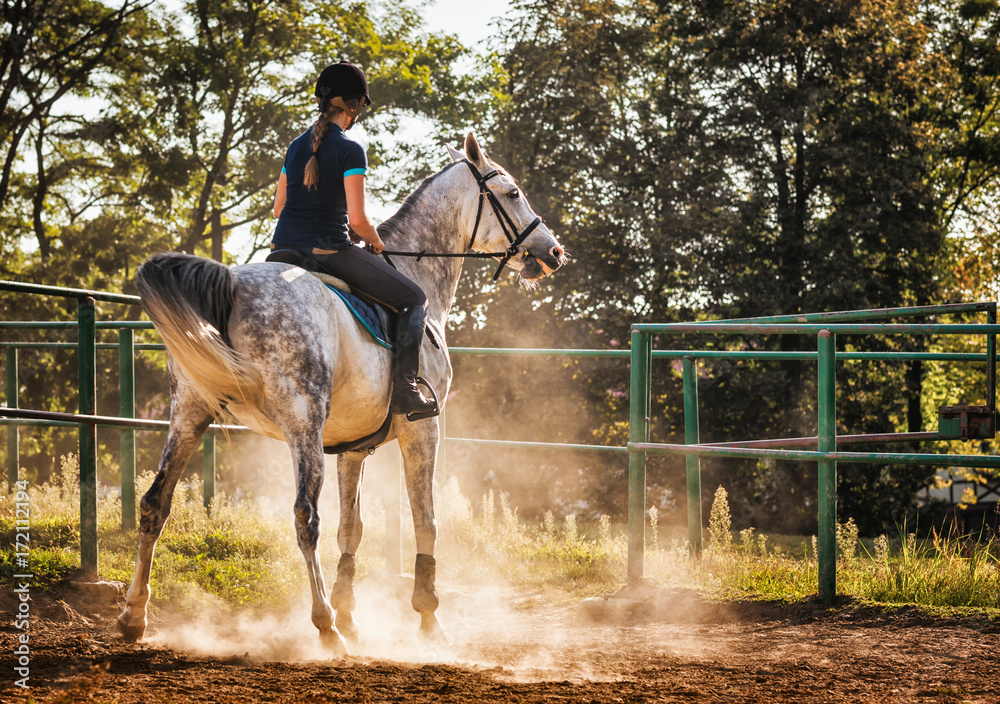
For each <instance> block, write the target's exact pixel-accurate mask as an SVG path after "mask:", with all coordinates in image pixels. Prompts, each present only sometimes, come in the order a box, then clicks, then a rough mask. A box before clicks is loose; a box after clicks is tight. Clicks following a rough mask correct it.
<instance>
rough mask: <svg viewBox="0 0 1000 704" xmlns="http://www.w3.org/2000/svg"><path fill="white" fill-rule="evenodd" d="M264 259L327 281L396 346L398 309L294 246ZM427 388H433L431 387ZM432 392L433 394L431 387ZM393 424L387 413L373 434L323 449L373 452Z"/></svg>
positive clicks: (378, 336)
mask: <svg viewBox="0 0 1000 704" xmlns="http://www.w3.org/2000/svg"><path fill="white" fill-rule="evenodd" d="M264 261H268V262H281V263H283V264H291V265H293V266H297V267H300V268H302V269H305V270H306V271H307V272H309V273H310V274H312V275H313V276H315V277H316V278H318V279H319V280H320V281H322V282H323V283H324V284H326V287H327V288H328V289H330V290H331V291H332V292H333V293H334V294H336V295H337V296H339V297H340V298H341V300H343V301H344V303H345V304H346V305H347V307H348V309H349V310H350V311H351V313H352V314H353V315H354V317H355V318H357V320H358V321H359V322H360V323H361V324H362V325H363V326H364V327H365V328H366V329H367V330H368V332H369V333H371V336H372V337H373V338H374V339H375V342H377V343H378V344H379V345H381V346H382V347H386V348H388V349H393V345H394V344H395V342H396V340H395V330H396V326H395V325H393V324H392V323H393V322H394V320H395V311H392V310H390V309H389V308H386V307H385V306H384V305H382V304H381V303H378V302H377V301H375V300H373V299H371V298H368V297H367V296H365V295H364V294H363V293H362V292H360V291H355V290H353V289H351V287H350V286H349V285H348V284H347V282H345V281H344V280H343V279H338V278H337V277H336V276H333V275H331V274H329V273H327V272H326V271H325V270H324V269H323V267H322V266H321V265H320V264H319V262H317V261H316V260H315V259H313V258H312V257H310V256H308V255H306V254H303V253H302V252H299V251H296V250H294V249H275V250H273V251H272V252H271V253H270V254H268V255H267V257H266V258H265V259H264ZM425 334H426V335H427V338H428V339H429V340H430V341H431V344H432V345H434V347H436V348H438V349H440V345H439V344H438V341H437V339H436V337H435V336H434V332H433V331H432V330H431V328H430V327H426V328H425ZM427 388H428V389H430V386H428V387H427ZM431 393H433V390H432V389H431ZM436 400H437V399H436V398H435V401H436ZM391 425H392V415H386V418H385V421H384V422H383V423H382V426H381V427H380V428H379V429H378V430H376V431H375V432H374V433H372V434H371V435H367V436H365V437H363V438H359V439H358V440H351V441H349V442H344V443H340V444H338V445H326V446H324V447H323V452H325V453H326V454H328V455H339V454H341V453H344V452H367V453H368V454H369V455H370V454H372V453H374V452H375V449H376V448H377V447H378V446H379V445H381V444H382V443H383V442H384V441H385V439H386V437H387V436H388V435H389V427H390V426H391Z"/></svg>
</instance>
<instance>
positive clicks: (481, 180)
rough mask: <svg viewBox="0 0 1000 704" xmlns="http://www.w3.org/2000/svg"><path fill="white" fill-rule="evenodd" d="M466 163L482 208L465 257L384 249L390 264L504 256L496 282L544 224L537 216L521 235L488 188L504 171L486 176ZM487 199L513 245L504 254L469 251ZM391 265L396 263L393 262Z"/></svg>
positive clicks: (464, 254) (497, 171)
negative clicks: (400, 259)
mask: <svg viewBox="0 0 1000 704" xmlns="http://www.w3.org/2000/svg"><path fill="white" fill-rule="evenodd" d="M462 161H463V162H465V164H466V165H467V166H468V167H469V170H470V171H472V176H473V178H475V179H476V183H477V184H478V185H479V208H478V209H477V210H476V224H475V225H473V227H472V239H470V240H469V246H468V248H467V250H466V251H465V252H463V253H461V254H453V253H436V252H398V251H394V250H382V255H383V256H385V258H386V260H387V261H389V257H388V255H390V254H391V255H393V256H399V257H416V258H417V261H420V259H422V258H423V257H463V258H466V259H485V258H487V257H489V258H497V257H500V266H498V267H497V270H496V272H495V273H494V274H493V280H494V281H496V280H497V279H498V278H500V272H501V271H503V268H504V267H505V266H507V262H509V261H510V258H511V257H513V256H514V255H516V254H517V251H518V248H519V247H520V246H521V243H523V242H524V240H525V239H526V238H527V237H528V235H530V234H531V233H532V232H533V231H534V230H535V228H536V227H538V226H539V225H541V224H542V219H541V218H540V217H538V216H535V219H534V220H532V221H531V222H530V223H528V226H527V227H525V228H524V229H523V230H522V231H521V232H520V233H518V231H517V225H515V224H514V220H513V219H512V218H511V217H510V215H508V214H507V211H506V210H504V207H503V205H502V204H501V203H500V201H499V200H498V199H497V197H496V196H495V195H493V192H492V191H491V190H490V189H489V188H487V187H486V182H487V181H489V180H490V179H491V178H493V177H494V176H498V175H499V174H500V171H499V170H498V169H493V170H492V171H487V172H486V173H485V174H480V173H479V169H477V168H476V165H475V164H473V163H472V162H471V161H469V160H468V159H462ZM484 196H485V197H486V198H487V199H489V201H490V207H492V208H493V213H494V214H495V215H496V216H497V220H499V221H500V227H501V229H503V234H504V236H506V237H507V241H508V242H510V246H509V247H508V248H507V249H505V250H504V251H502V252H470V251H468V250H470V249H472V246H473V245H474V244H475V243H476V234H477V233H478V232H479V223H480V221H481V220H482V218H483V199H484ZM389 263H390V264H391V263H392V262H391V261H389Z"/></svg>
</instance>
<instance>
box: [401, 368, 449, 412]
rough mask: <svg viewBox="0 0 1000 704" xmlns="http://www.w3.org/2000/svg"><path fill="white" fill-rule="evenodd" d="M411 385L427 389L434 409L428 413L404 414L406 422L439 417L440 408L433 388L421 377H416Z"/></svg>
mask: <svg viewBox="0 0 1000 704" xmlns="http://www.w3.org/2000/svg"><path fill="white" fill-rule="evenodd" d="M413 383H414V384H421V385H423V386H425V387H426V388H427V390H428V391H429V392H430V394H431V400H432V401H434V408H432V409H431V410H429V411H410V412H409V413H407V414H406V420H408V421H410V422H411V423H412V422H413V421H416V420H423V419H424V418H433V417H434V416H437V415H440V414H441V407H440V406H438V397H437V394H436V393H434V387H433V386H431V385H430V383H429V382H428V381H427V380H426V379H424V378H423V377H422V376H418V377H417V378H416V379H414V380H413Z"/></svg>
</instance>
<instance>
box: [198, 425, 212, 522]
mask: <svg viewBox="0 0 1000 704" xmlns="http://www.w3.org/2000/svg"><path fill="white" fill-rule="evenodd" d="M201 442H202V452H203V453H204V460H203V464H202V488H201V493H202V503H204V504H205V510H206V511H208V510H210V509H211V508H212V499H214V498H215V434H214V433H211V432H208V433H205V437H204V438H203V439H202V441H201Z"/></svg>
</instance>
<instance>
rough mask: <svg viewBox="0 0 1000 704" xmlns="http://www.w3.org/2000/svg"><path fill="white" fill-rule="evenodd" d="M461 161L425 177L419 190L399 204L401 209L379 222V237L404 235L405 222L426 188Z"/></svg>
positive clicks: (418, 187)
mask: <svg viewBox="0 0 1000 704" xmlns="http://www.w3.org/2000/svg"><path fill="white" fill-rule="evenodd" d="M459 163H461V162H458V161H453V162H452V163H450V164H448V165H447V166H446V167H444V168H443V169H441V170H440V171H438V172H437V173H436V174H431V175H430V176H428V177H427V178H425V179H424V180H423V181H422V182H421V184H420V185H419V186H417V190H415V191H414V192H413V193H411V194H410V195H408V196H407V197H406V200H404V201H403V204H402V205H401V206H399V210H397V211H396V212H395V213H393V214H392V215H391V216H390V217H389V218H388V219H386V220H383V221H382V222H381V223H380V224H379V226H378V234H379V237H381V238H382V239H383V240H384V239H386V238H387V237H394V236H395V235H402V234H403V232H404V230H403V224H404V223H405V222H406V221H407V220H408V219H409V217H410V214H411V213H412V212H413V208H414V207H415V206H416V203H417V201H418V200H420V197H421V195H422V194H423V192H424V190H426V188H427V187H428V186H430V185H431V183H433V182H434V180H435V179H437V178H438V177H439V176H441V175H442V174H444V172H446V171H448V170H449V169H451V167H453V166H455V165H456V164H459Z"/></svg>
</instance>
